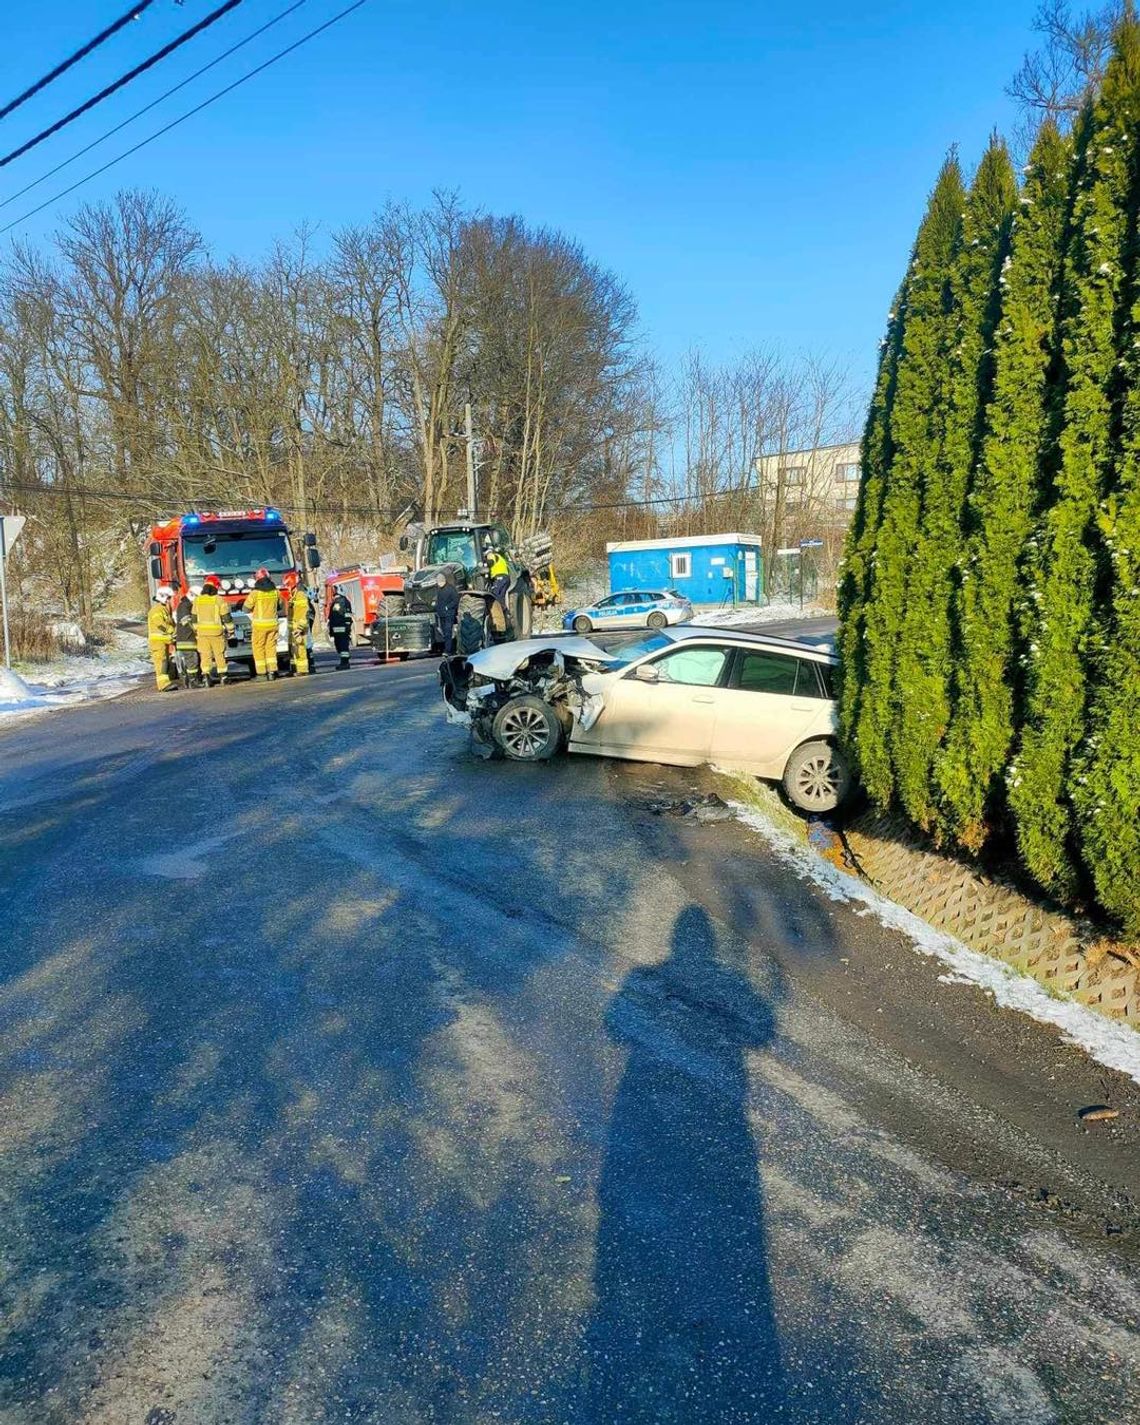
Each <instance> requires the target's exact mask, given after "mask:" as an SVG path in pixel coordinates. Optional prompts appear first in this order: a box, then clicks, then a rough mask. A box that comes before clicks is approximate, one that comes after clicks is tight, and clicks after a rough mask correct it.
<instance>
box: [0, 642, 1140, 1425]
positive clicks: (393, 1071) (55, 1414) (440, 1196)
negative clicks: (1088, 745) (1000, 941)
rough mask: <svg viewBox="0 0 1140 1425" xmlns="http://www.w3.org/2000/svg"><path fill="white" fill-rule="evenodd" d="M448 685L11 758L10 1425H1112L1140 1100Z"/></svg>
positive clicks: (3, 1420) (129, 702) (2, 1292)
mask: <svg viewBox="0 0 1140 1425" xmlns="http://www.w3.org/2000/svg"><path fill="white" fill-rule="evenodd" d="M434 678H435V671H434V667H433V666H432V665H430V664H408V665H404V666H399V667H390V668H377V667H375V666H374V665H373V666H369V665H364V664H362V665H360V666H357V667H354V668H353V670H352V671H350V672H349V673H346V674H333V673H331V672H324V671H322V672H321V673H320V674H319V675H318V676H316V677H312V678H309V679H305V680H294V681H288V682H281V683H277V684H275V685H273V686H271V687H267V686H265V685H253V684H247V685H238V686H233V687H229V688H226V689H218V690H214V691H211V692H202V693H177V694H172V695H169V696H159V695H156V694H151V693H140V694H139V695H132V696H129V697H127V698H124V699H121V700H118V701H116V702H113V703H107V704H101V705H96V706H91V707H86V708H79V709H75V710H74V711H66V712H60V713H57V714H54V715H52V716H50V717H47V718H42V719H40V720H38V721H33V722H29V723H26V724H24V725H22V726H18V727H15V728H13V729H11V730H8V731H6V732H3V733H0V812H2V815H0V905H2V906H3V917H4V919H3V922H2V923H0V1024H2V1026H3V1035H2V1038H0V1204H2V1206H0V1425H25V1422H27V1425H76V1422H85V1425H86V1423H87V1422H91V1423H92V1425H94V1423H95V1422H98V1425H104V1422H106V1425H111V1423H112V1422H114V1425H134V1422H137V1425H190V1423H191V1422H193V1425H206V1422H209V1425H215V1422H216V1425H222V1422H234V1423H235V1425H236V1423H237V1422H240V1425H262V1422H285V1425H309V1423H310V1422H324V1421H336V1422H340V1421H346V1422H347V1421H371V1422H375V1423H376V1425H413V1423H414V1425H425V1422H463V1423H464V1425H467V1422H470V1425H476V1423H477V1425H485V1423H486V1422H492V1421H496V1422H500V1421H501V1422H544V1425H546V1423H547V1422H549V1425H554V1423H555V1422H567V1425H617V1422H637V1425H642V1423H644V1425H649V1422H653V1423H654V1425H667V1422H697V1423H698V1425H713V1422H716V1425H733V1422H741V1425H742V1423H743V1422H753V1421H769V1420H771V1421H789V1422H791V1421H794V1422H809V1421H811V1422H820V1425H823V1422H827V1425H834V1422H855V1421H860V1422H876V1423H877V1422H904V1421H906V1422H909V1421H916V1422H922V1425H931V1422H948V1425H949V1422H953V1423H954V1425H971V1423H972V1422H1006V1421H1009V1422H1017V1423H1018V1425H1041V1423H1043V1422H1048V1421H1057V1422H1075V1423H1076V1425H1084V1422H1104V1425H1109V1422H1112V1425H1124V1422H1126V1421H1129V1422H1130V1421H1135V1420H1136V1419H1138V1418H1140V1289H1138V1278H1137V1270H1136V1269H1137V1262H1138V1259H1140V1258H1138V1252H1140V1216H1138V1214H1137V1208H1136V1203H1135V1200H1134V1194H1135V1193H1136V1190H1137V1166H1138V1157H1140V1154H1138V1146H1140V1131H1138V1125H1140V1095H1138V1093H1137V1091H1136V1089H1135V1086H1134V1085H1132V1084H1131V1083H1130V1082H1128V1081H1125V1080H1123V1079H1121V1078H1119V1077H1118V1076H1115V1075H1111V1074H1108V1073H1106V1072H1104V1071H1102V1070H1100V1069H1099V1068H1098V1067H1097V1066H1096V1065H1095V1064H1093V1063H1092V1062H1091V1061H1089V1060H1088V1059H1086V1058H1085V1057H1084V1056H1083V1055H1082V1054H1080V1053H1079V1052H1078V1051H1076V1050H1075V1049H1072V1048H1070V1047H1067V1046H1066V1045H1065V1044H1063V1043H1062V1042H1061V1041H1060V1039H1059V1038H1058V1037H1057V1036H1056V1035H1055V1034H1054V1033H1053V1032H1051V1031H1048V1030H1046V1029H1043V1028H1041V1027H1039V1026H1037V1025H1036V1024H1034V1023H1032V1022H1031V1021H1029V1020H1028V1019H1025V1018H1024V1017H1022V1016H1020V1015H1017V1014H1014V1013H1011V1012H1009V1011H1000V1010H997V1009H996V1008H995V1007H994V1006H993V1005H992V1003H991V1002H990V1001H989V1000H988V999H986V998H985V997H984V996H982V995H981V994H979V993H978V992H977V991H975V990H974V989H972V988H970V987H968V986H964V985H959V984H953V983H942V982H941V981H940V980H939V978H938V967H937V965H935V964H933V963H932V962H930V961H928V960H926V959H923V958H922V957H920V956H919V955H917V954H916V953H915V952H914V951H913V949H912V948H910V947H909V945H908V944H907V943H906V942H905V941H904V940H903V939H902V938H901V937H899V936H898V935H896V934H894V933H892V932H889V931H887V930H885V929H883V928H881V927H880V926H878V925H877V924H876V923H874V922H872V921H871V920H869V919H867V918H866V917H861V916H859V915H858V914H856V913H855V912H854V911H853V910H851V909H850V908H848V907H844V906H837V905H833V904H832V903H830V902H829V901H827V900H826V899H824V898H822V896H821V895H820V894H819V893H817V892H816V891H815V890H814V889H813V888H812V887H810V886H809V885H807V884H805V883H804V882H802V881H801V880H800V879H798V878H797V877H796V876H795V874H794V873H793V872H792V871H790V870H789V869H788V868H787V867H785V866H783V865H781V864H779V863H777V862H776V861H774V860H773V859H772V857H771V856H770V854H769V853H768V852H767V850H766V848H765V845H764V843H763V842H762V841H761V840H760V839H759V838H757V837H756V836H755V835H754V834H753V833H750V832H748V831H746V830H745V829H744V828H742V827H741V826H739V825H738V824H736V823H714V824H701V823H697V822H695V821H693V820H691V819H686V818H684V817H683V816H673V815H670V814H669V812H668V811H666V812H664V813H662V812H661V811H660V807H661V805H662V804H663V803H666V804H667V803H669V802H671V801H679V800H681V799H683V798H684V797H686V796H688V795H689V794H690V793H691V792H692V790H693V788H694V787H695V786H698V787H699V786H700V785H701V784H702V783H703V781H704V778H703V777H702V776H696V775H694V774H690V773H681V772H669V771H665V770H662V769H657V768H651V767H641V768H639V767H636V766H632V765H622V764H616V763H606V762H602V761H595V760H593V759H587V758H582V759H563V760H561V761H557V762H554V763H551V764H548V765H546V766H541V767H533V768H532V767H525V766H518V765H512V764H506V763H498V762H482V761H478V760H476V759H474V758H472V757H471V756H470V755H469V753H468V750H467V747H466V742H465V738H464V736H463V734H462V733H461V732H459V731H458V730H456V729H453V728H450V727H448V726H447V725H446V724H445V723H444V721H443V718H442V716H441V710H440V706H439V703H438V697H437V693H436V689H435V685H434ZM651 804H652V806H655V807H656V808H657V810H656V811H654V810H651V809H650V807H651ZM1106 1099H1108V1100H1110V1101H1111V1102H1113V1103H1114V1104H1117V1105H1118V1106H1120V1107H1121V1108H1122V1110H1123V1113H1122V1117H1121V1118H1120V1119H1119V1120H1117V1121H1116V1122H1115V1123H1113V1124H1105V1125H1100V1126H1098V1128H1097V1129H1091V1128H1084V1127H1081V1126H1080V1125H1079V1124H1078V1122H1077V1120H1076V1116H1075V1114H1076V1110H1077V1109H1078V1108H1079V1107H1081V1106H1082V1105H1084V1104H1087V1103H1090V1102H1100V1101H1104V1100H1106Z"/></svg>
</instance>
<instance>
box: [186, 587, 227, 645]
mask: <svg viewBox="0 0 1140 1425" xmlns="http://www.w3.org/2000/svg"><path fill="white" fill-rule="evenodd" d="M233 623H234V621H233V619H232V618H231V616H230V607H229V605H228V604H227V603H226V601H225V599H223V598H221V597H220V596H219V595H218V594H199V595H198V597H197V598H196V599H195V600H194V628H195V631H196V632H198V633H203V634H206V635H207V636H209V635H211V634H218V633H221V632H222V631H223V629H225V628H232V627H233Z"/></svg>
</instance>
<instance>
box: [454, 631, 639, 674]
mask: <svg viewBox="0 0 1140 1425" xmlns="http://www.w3.org/2000/svg"><path fill="white" fill-rule="evenodd" d="M536 653H561V655H562V657H563V658H564V659H566V658H575V659H577V660H578V661H579V662H581V663H616V662H617V656H616V654H613V653H607V652H606V651H605V649H604V648H599V647H598V645H597V644H596V643H591V642H590V640H589V639H588V638H523V639H520V640H518V642H516V643H500V644H497V645H496V646H495V647H494V648H481V649H480V650H479V652H478V653H472V654H471V655H470V656H469V657H468V659H467V661H468V663H469V664H470V665H471V667H472V669H473V670H474V671H475V672H476V673H478V674H479V675H480V676H481V677H484V678H496V679H500V680H501V679H503V678H510V677H511V676H512V675H513V674H514V673H516V672H517V671H518V670H519V669H520V668H521V667H522V665H523V664H524V663H525V662H526V661H527V659H528V658H533V657H534V656H535V654H536Z"/></svg>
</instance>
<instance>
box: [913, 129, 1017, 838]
mask: <svg viewBox="0 0 1140 1425" xmlns="http://www.w3.org/2000/svg"><path fill="white" fill-rule="evenodd" d="M1016 202H1017V180H1016V179H1015V177H1014V174H1013V166H1012V164H1011V163H1010V160H1009V154H1008V152H1007V151H1006V147H1005V144H1004V143H1003V142H1002V141H1001V139H998V138H995V139H994V140H993V141H992V142H991V143H990V146H989V148H988V149H987V150H986V153H985V155H984V157H983V158H982V161H981V163H980V164H979V165H978V171H977V175H976V176H975V178H974V182H973V184H972V185H971V188H970V193H969V197H968V198H967V200H966V206H965V211H964V213H963V217H962V224H961V230H960V234H959V238H958V243H957V251H956V253H955V257H954V265H953V270H952V272H951V276H950V291H949V317H948V322H947V328H946V338H945V339H946V341H947V343H948V345H947V351H946V356H945V359H944V375H943V382H944V384H943V387H942V390H941V393H940V403H941V407H942V420H941V430H937V431H932V436H933V437H934V441H933V442H932V444H931V445H930V447H929V449H928V451H927V453H926V456H925V460H924V464H923V469H922V479H921V488H920V495H921V509H920V513H919V520H918V528H917V532H916V536H915V540H914V545H913V548H912V551H911V555H910V558H909V560H908V562H907V580H906V599H905V605H904V608H903V617H902V625H901V629H900V634H899V642H898V650H897V665H896V674H895V711H894V717H893V719H892V725H891V730H890V737H889V746H890V753H891V762H892V765H893V767H894V771H895V783H896V786H897V788H898V796H899V800H900V802H901V803H902V806H903V809H904V810H905V811H906V813H907V815H908V816H909V817H910V818H911V820H912V821H914V822H915V823H916V824H917V825H919V826H921V827H922V828H923V829H924V830H927V831H929V830H931V829H933V828H934V825H935V820H936V817H935V812H936V806H937V788H936V786H935V782H934V759H935V757H936V755H937V753H938V749H939V747H940V746H941V743H942V739H943V737H944V736H945V734H946V729H947V726H948V725H949V722H950V689H951V679H952V676H953V671H952V666H951V654H952V648H951V631H950V614H951V607H950V606H951V601H952V599H953V597H954V582H953V580H954V571H955V565H956V562H957V560H958V557H959V555H960V553H961V532H962V513H963V510H964V507H965V503H966V493H967V490H968V488H969V484H970V476H971V472H972V471H973V468H974V462H975V460H976V459H977V455H978V445H979V438H980V421H979V414H980V412H981V411H982V410H984V408H985V405H986V402H987V400H988V398H989V395H990V389H991V386H992V381H993V373H992V366H993V361H992V347H993V339H994V331H995V329H996V327H997V322H998V308H999V301H998V294H999V292H1000V290H1001V289H1000V287H999V282H998V279H999V277H1000V276H1001V268H1002V263H1003V262H1004V260H1005V256H1006V253H1007V251H1008V246H1009V228H1010V223H1011V221H1012V218H1013V210H1014V205H1015V204H1016Z"/></svg>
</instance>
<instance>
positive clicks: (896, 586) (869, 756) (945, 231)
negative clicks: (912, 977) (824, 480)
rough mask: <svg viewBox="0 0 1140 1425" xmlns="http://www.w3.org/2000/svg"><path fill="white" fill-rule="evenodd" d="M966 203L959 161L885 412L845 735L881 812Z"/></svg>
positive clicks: (928, 243)
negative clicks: (856, 689)
mask: <svg viewBox="0 0 1140 1425" xmlns="http://www.w3.org/2000/svg"><path fill="white" fill-rule="evenodd" d="M965 198H966V195H965V190H964V188H963V186H962V174H961V170H960V169H959V166H958V160H957V157H956V156H951V157H950V158H948V159H947V160H946V162H945V163H944V164H943V166H942V171H941V173H940V174H939V175H938V182H937V183H936V184H935V186H934V191H933V193H932V194H931V195H930V203H929V206H928V208H927V211H926V216H925V218H924V219H923V222H922V226H921V227H920V228H919V230H918V236H917V238H916V239H915V244H914V255H913V257H912V259H911V266H910V272H909V274H908V277H907V282H906V303H905V311H904V312H903V314H902V330H901V333H900V339H901V348H900V351H899V356H898V364H897V369H896V371H895V374H894V383H893V391H892V393H891V395H892V398H891V400H890V404H889V408H888V409H887V411H886V423H887V437H886V438H887V440H889V464H888V465H887V468H886V470H885V471H884V472H883V479H882V493H881V497H880V514H879V522H878V527H877V529H876V531H875V534H874V539H873V542H872V547H871V548H870V549H869V551H868V553H867V559H866V563H867V572H866V593H865V597H864V599H863V602H862V608H861V614H860V617H861V622H862V628H861V648H862V656H861V674H862V677H861V684H862V686H861V690H860V694H859V698H858V701H857V706H856V707H855V713H854V720H853V722H852V724H851V725H850V726H849V727H848V729H847V730H848V733H849V740H850V742H851V745H852V747H853V749H854V751H855V756H856V760H857V762H858V764H859V769H860V772H861V775H862V778H863V782H864V785H865V786H866V788H867V790H868V792H869V793H870V795H871V796H872V797H873V798H874V799H875V800H876V801H879V802H883V803H886V802H889V801H890V800H891V798H892V796H893V794H894V788H895V779H894V767H893V764H892V762H891V756H890V749H889V745H888V741H887V737H886V735H885V734H886V733H887V731H888V729H889V728H890V726H891V722H892V718H893V715H894V711H895V664H896V655H897V650H898V640H899V633H900V631H901V628H902V622H903V613H904V609H905V606H906V586H907V579H906V574H907V567H908V562H909V560H910V557H911V554H912V551H913V548H914V542H915V538H916V536H917V532H918V517H919V510H920V499H921V490H922V480H923V475H924V472H925V470H926V468H927V466H928V465H929V462H930V459H931V452H932V451H935V450H937V448H938V444H939V441H940V438H941V433H942V398H943V394H944V387H945V381H946V356H947V350H948V344H949V337H950V325H949V315H950V277H951V272H952V270H953V263H954V255H955V251H956V247H957V241H958V232H959V227H960V225H961V221H962V210H963V208H964V206H965ZM864 483H865V482H864ZM850 616H851V615H850V614H849V617H850Z"/></svg>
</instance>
